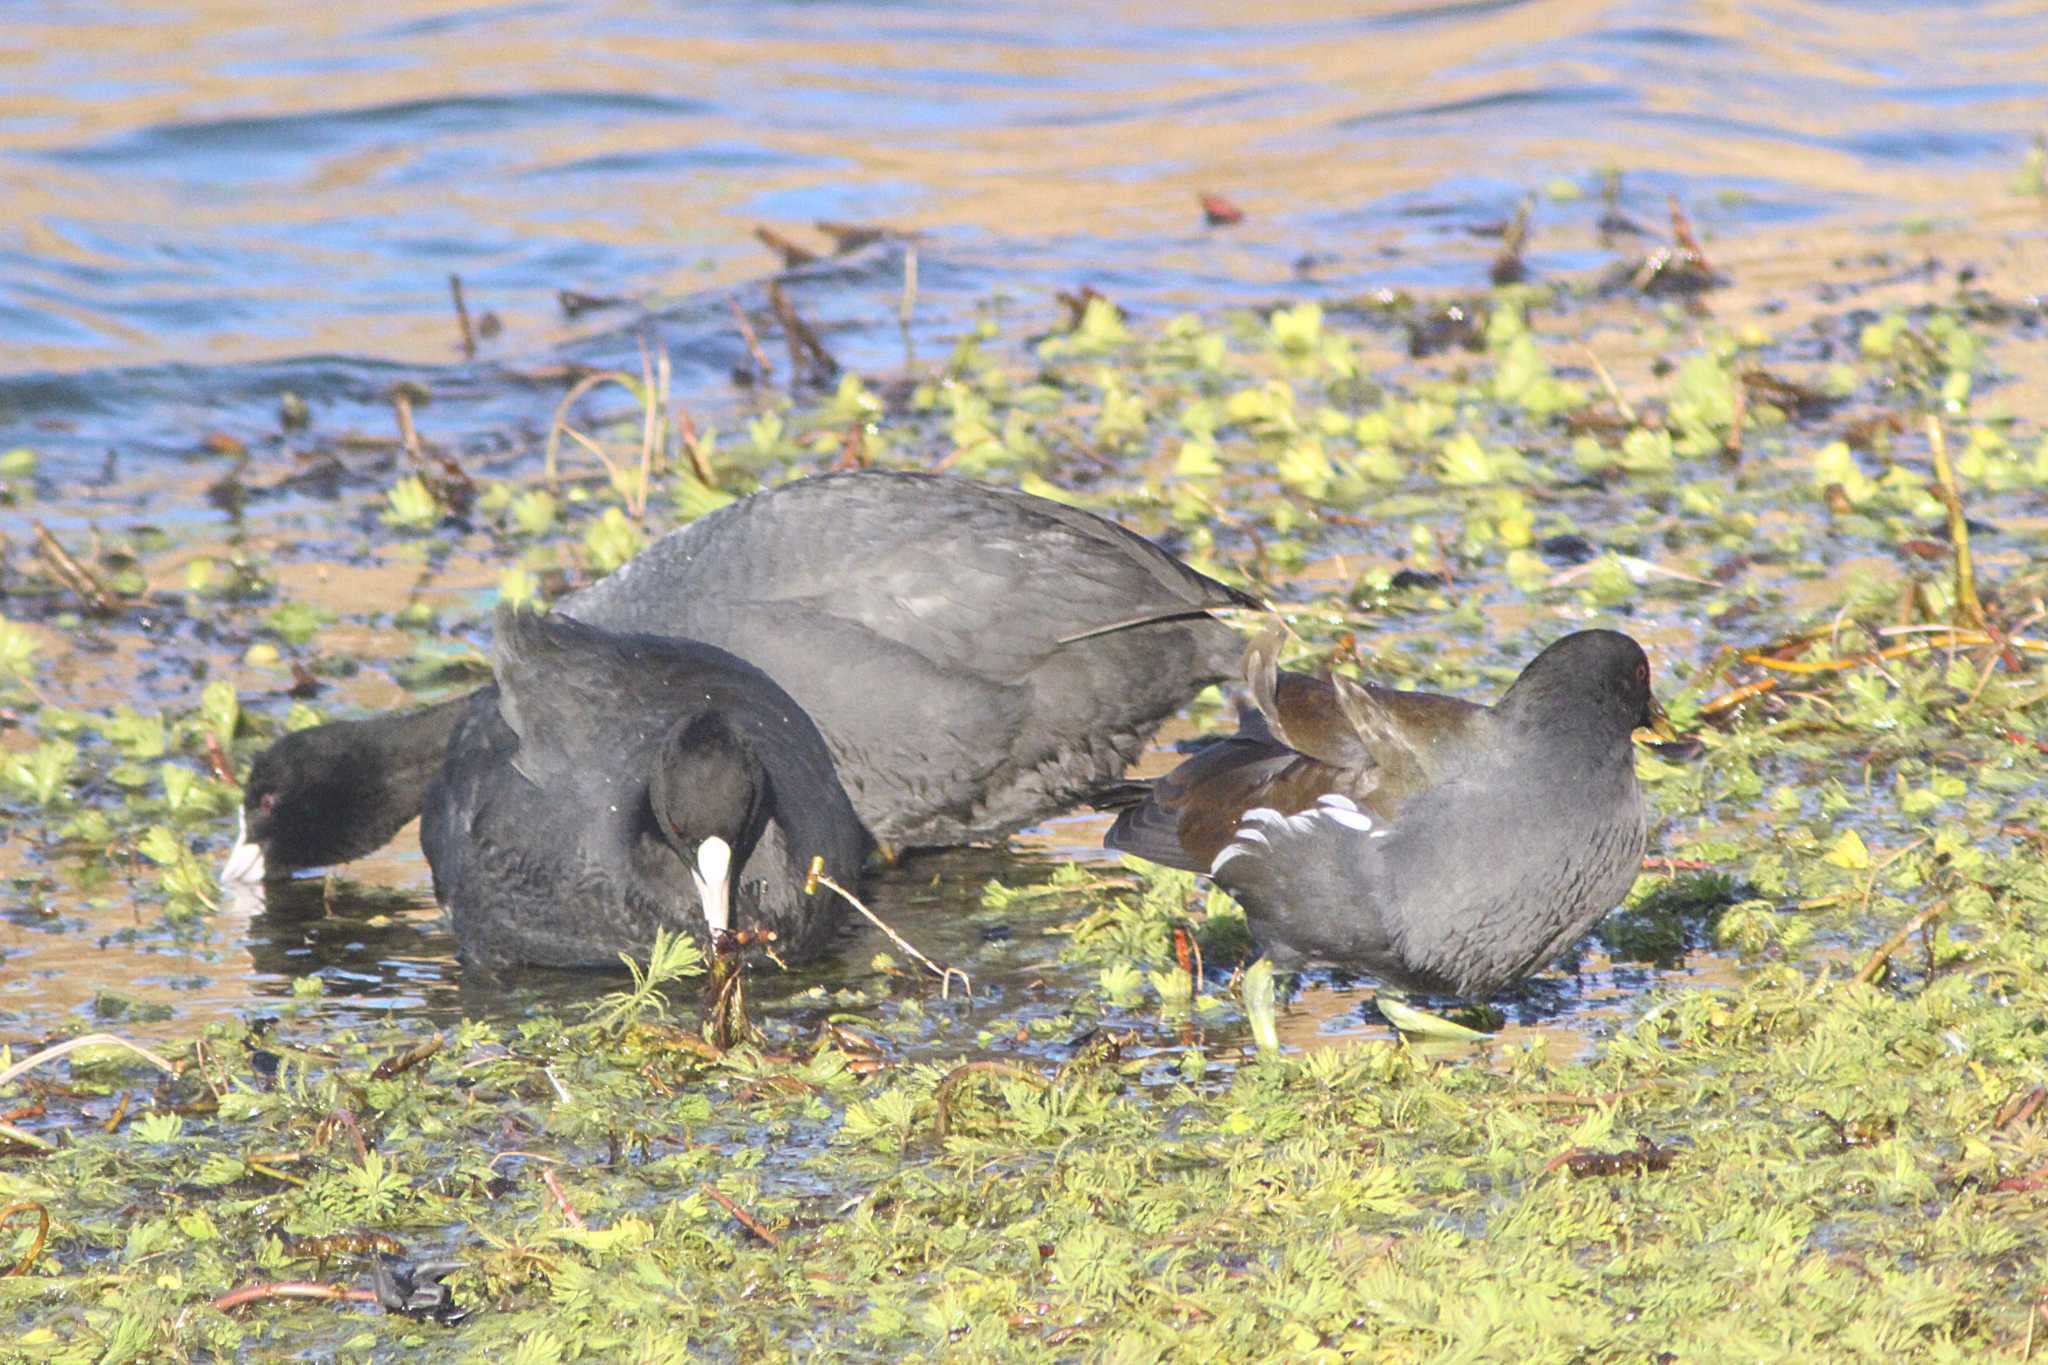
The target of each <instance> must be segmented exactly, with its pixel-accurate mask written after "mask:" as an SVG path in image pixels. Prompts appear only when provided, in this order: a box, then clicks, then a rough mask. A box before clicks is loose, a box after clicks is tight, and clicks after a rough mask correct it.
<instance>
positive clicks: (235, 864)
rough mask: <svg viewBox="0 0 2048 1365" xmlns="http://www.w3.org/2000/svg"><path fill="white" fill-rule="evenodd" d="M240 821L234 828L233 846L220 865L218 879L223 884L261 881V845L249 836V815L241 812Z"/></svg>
mask: <svg viewBox="0 0 2048 1365" xmlns="http://www.w3.org/2000/svg"><path fill="white" fill-rule="evenodd" d="M240 818H241V823H240V824H239V825H238V826H237V827H236V829H235V846H234V848H232V849H231V850H229V852H228V858H227V861H226V862H224V863H222V864H221V865H220V880H221V884H222V885H224V886H250V885H261V884H262V882H263V845H261V844H259V843H256V842H255V841H253V840H252V839H250V838H249V817H248V815H247V814H243V815H242V816H241V817H240Z"/></svg>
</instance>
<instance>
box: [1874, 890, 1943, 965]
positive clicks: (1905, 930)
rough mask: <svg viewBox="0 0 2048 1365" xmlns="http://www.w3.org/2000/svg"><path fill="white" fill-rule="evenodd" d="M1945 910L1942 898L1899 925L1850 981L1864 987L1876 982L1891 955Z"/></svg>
mask: <svg viewBox="0 0 2048 1365" xmlns="http://www.w3.org/2000/svg"><path fill="white" fill-rule="evenodd" d="M1946 909H1948V900H1947V898H1946V897H1944V898H1943V899H1941V900H1938V901H1936V902H1935V903H1934V904H1932V905H1930V906H1928V907H1927V908H1926V909H1925V910H1922V911H1921V912H1920V913H1919V914H1917V915H1915V916H1913V918H1911V919H1909V920H1907V921H1906V922H1905V923H1904V924H1902V925H1900V926H1899V929H1898V932H1897V933H1895V934H1893V935H1892V936H1891V937H1890V938H1888V939H1886V940H1885V941H1884V942H1883V943H1880V944H1879V945H1878V946H1877V951H1876V952H1874V953H1872V954H1871V955H1870V960H1869V961H1867V962H1865V963H1864V964H1863V965H1862V966H1861V967H1859V968H1857V969H1856V975H1855V976H1854V977H1852V978H1850V979H1851V980H1853V981H1856V982H1858V983H1860V984H1862V985H1866V986H1867V985H1869V984H1870V983H1871V982H1873V981H1875V980H1877V974H1878V973H1879V972H1881V971H1883V970H1884V967H1885V964H1886V963H1887V962H1890V961H1891V960H1892V954H1893V953H1896V952H1897V951H1899V949H1901V948H1903V947H1905V946H1906V940H1908V939H1910V938H1912V937H1913V935H1915V934H1917V933H1919V932H1920V931H1921V930H1922V929H1925V928H1926V927H1927V926H1928V925H1930V924H1932V923H1934V921H1935V920H1936V919H1938V918H1939V917H1940V915H1941V912H1942V911H1944V910H1946Z"/></svg>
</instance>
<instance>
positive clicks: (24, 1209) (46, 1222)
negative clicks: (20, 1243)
mask: <svg viewBox="0 0 2048 1365" xmlns="http://www.w3.org/2000/svg"><path fill="white" fill-rule="evenodd" d="M18 1213H33V1214H34V1215H35V1216H36V1237H35V1240H34V1241H33V1242H30V1243H29V1245H28V1253H27V1254H26V1255H24V1256H23V1257H22V1258H21V1259H20V1260H18V1261H16V1262H15V1263H14V1269H12V1270H10V1271H8V1272H7V1273H6V1274H4V1275H0V1280H5V1279H11V1278H12V1277H14V1276H16V1275H26V1274H28V1272H29V1267H30V1266H33V1265H34V1264H35V1263H36V1257H38V1256H40V1255H42V1254H43V1243H45V1242H47V1241H49V1240H50V1211H49V1210H48V1209H46V1208H44V1207H43V1206H42V1205H41V1204H39V1203H37V1202H36V1201H35V1200H33V1199H24V1200H22V1201H20V1202H19V1203H14V1204H9V1205H8V1206H7V1207H6V1208H4V1209H0V1227H5V1226H6V1225H7V1224H8V1223H10V1222H12V1221H14V1216H15V1215H16V1214H18Z"/></svg>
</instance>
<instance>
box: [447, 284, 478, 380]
mask: <svg viewBox="0 0 2048 1365" xmlns="http://www.w3.org/2000/svg"><path fill="white" fill-rule="evenodd" d="M448 292H449V294H451V295H452V296H453V297H454V299H455V321H456V322H457V323H458V324H459V325H460V326H461V328H462V357H463V359H465V360H473V359H475V358H476V328H474V327H472V326H470V323H469V305H468V304H466V303H464V302H463V301H462V276H460V275H450V276H449V277H448Z"/></svg>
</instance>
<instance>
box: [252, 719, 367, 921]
mask: <svg viewBox="0 0 2048 1365" xmlns="http://www.w3.org/2000/svg"><path fill="white" fill-rule="evenodd" d="M359 775H360V764H359V762H358V755H357V754H356V753H355V752H354V745H353V743H352V736H351V734H350V732H349V730H348V729H347V728H346V727H343V726H337V725H322V726H315V727H314V728H312V729H310V730H296V731H294V732H292V733H291V734H288V735H285V736H284V737H283V738H281V739H279V740H278V741H277V742H276V743H275V744H273V745H271V746H270V747H269V748H268V749H265V750H264V751H263V752H262V753H261V754H259V755H257V757H256V763H255V766H254V767H252V768H251V769H250V770H249V780H248V782H247V783H245V784H244V785H243V787H242V827H241V831H240V833H239V834H238V836H237V837H236V840H235V847H234V849H233V851H232V852H230V853H229V854H228V858H227V862H226V863H225V864H224V865H223V866H222V868H221V874H220V875H221V880H222V881H225V882H242V883H254V882H260V881H262V880H263V879H264V878H265V877H266V876H277V877H282V876H284V875H286V874H288V873H290V872H291V871H293V870H294V869H295V868H301V867H326V866H327V865H329V864H330V863H340V862H346V861H348V859H350V858H352V857H354V856H356V852H357V849H358V847H359V845H360V844H361V843H362V839H363V837H364V836H363V832H362V831H361V830H360V829H359V828H358V826H359V824H360V814H361V811H360V807H361V798H360V794H359V791H360V786H361V784H360V781H359ZM399 823H401V824H402V823H404V822H403V821H402V820H401V821H400V822H399ZM380 842H381V841H380ZM373 846H374V845H373Z"/></svg>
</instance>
